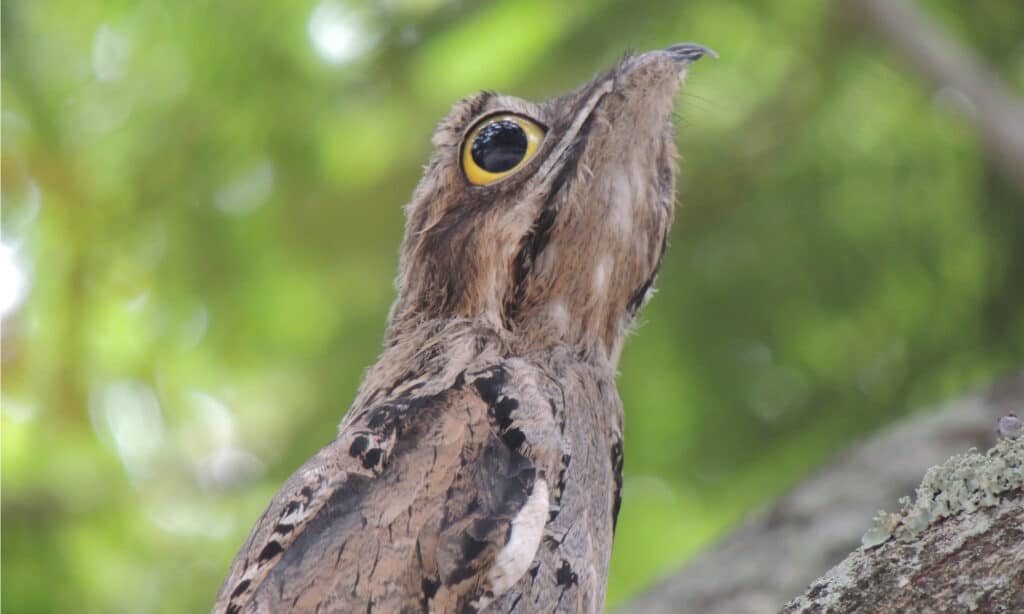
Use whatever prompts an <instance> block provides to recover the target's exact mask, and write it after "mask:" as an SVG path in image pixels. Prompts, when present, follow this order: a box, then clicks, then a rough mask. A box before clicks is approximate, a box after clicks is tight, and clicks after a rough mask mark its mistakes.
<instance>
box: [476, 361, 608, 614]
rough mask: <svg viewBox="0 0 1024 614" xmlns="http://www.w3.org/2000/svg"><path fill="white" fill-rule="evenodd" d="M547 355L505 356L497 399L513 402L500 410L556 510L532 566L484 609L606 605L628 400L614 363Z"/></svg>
mask: <svg viewBox="0 0 1024 614" xmlns="http://www.w3.org/2000/svg"><path fill="white" fill-rule="evenodd" d="M545 358H546V360H539V361H535V362H527V361H523V360H517V359H512V360H509V361H506V362H505V363H504V364H505V369H507V371H508V374H509V377H508V381H507V382H506V384H505V385H504V387H503V389H502V392H500V393H499V394H498V395H497V396H496V398H494V399H493V401H495V402H496V404H497V406H498V407H499V408H501V407H506V408H507V407H509V406H512V405H514V406H515V409H514V410H512V411H511V412H510V414H508V417H506V416H505V414H504V413H503V412H501V411H500V409H499V411H498V417H499V418H500V419H501V420H504V428H505V430H506V432H507V431H508V430H514V429H519V430H521V431H522V434H523V435H522V449H524V450H525V454H526V455H527V456H529V457H530V458H531V460H533V461H534V462H535V463H536V465H537V466H538V467H539V468H541V471H540V473H541V474H542V477H543V478H544V479H545V481H546V483H547V484H548V487H549V492H550V509H549V510H548V517H547V519H546V524H545V526H544V531H543V538H542V540H541V543H540V547H539V548H538V549H537V550H536V551H535V552H531V553H530V556H531V563H530V565H529V569H528V572H527V573H526V574H525V575H524V576H523V577H522V578H521V579H520V580H519V582H517V583H516V584H515V586H513V587H512V588H511V589H510V590H509V591H508V592H506V593H505V594H504V595H502V596H501V598H500V599H498V600H497V601H495V602H494V603H493V604H491V605H490V606H489V607H488V608H487V610H486V611H488V612H490V611H493V612H535V611H540V610H544V611H564V612H591V611H601V610H602V608H603V604H604V594H605V584H606V578H607V574H608V562H609V558H610V555H611V546H612V537H613V533H614V527H615V519H616V515H617V513H618V504H619V500H620V499H619V496H620V493H619V490H620V488H621V484H622V474H621V471H622V405H621V402H620V400H619V397H618V393H617V391H616V389H615V386H614V381H613V378H612V376H611V374H610V371H608V372H606V371H605V370H602V369H599V368H597V367H594V366H593V365H589V364H585V363H580V362H577V361H575V360H574V359H573V358H572V357H571V356H570V355H568V354H566V355H561V354H560V353H558V352H555V353H553V354H552V355H550V356H547V357H545ZM513 400H514V401H515V402H514V403H513V402H510V401H513ZM509 418H511V420H509ZM501 420H499V422H498V427H499V428H502V422H501ZM516 438H517V440H518V435H517V436H516Z"/></svg>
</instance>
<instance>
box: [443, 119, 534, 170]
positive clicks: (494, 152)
mask: <svg viewBox="0 0 1024 614" xmlns="http://www.w3.org/2000/svg"><path fill="white" fill-rule="evenodd" d="M544 132H545V128H544V127H543V126H541V125H540V124H538V123H536V122H534V121H532V120H529V119H527V118H525V117H523V116H521V115H513V114H511V113H503V114H500V115H491V116H490V117H487V118H484V119H483V120H481V121H480V122H479V123H478V124H477V125H476V126H474V127H473V129H472V130H470V131H469V134H468V135H466V140H465V141H463V143H462V171H463V172H464V173H465V174H466V179H467V180H469V182H470V183H472V184H473V185H488V184H491V183H494V182H495V181H497V180H499V179H501V178H503V177H507V176H509V175H511V174H512V173H514V172H516V171H517V170H519V169H520V168H522V167H523V165H525V164H526V163H527V161H529V160H530V158H532V157H533V155H534V154H535V153H537V149H538V148H540V143H541V141H543V140H544Z"/></svg>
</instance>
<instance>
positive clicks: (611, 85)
mask: <svg viewBox="0 0 1024 614" xmlns="http://www.w3.org/2000/svg"><path fill="white" fill-rule="evenodd" d="M709 53H711V52H710V51H709V50H708V49H706V48H704V47H702V46H700V45H694V44H682V45H674V46H672V47H669V48H668V49H664V50H658V51H651V52H648V53H644V54H639V55H631V56H628V57H626V58H625V59H623V60H622V61H621V62H619V63H618V64H617V65H616V66H615V67H613V68H612V69H611V70H609V71H608V72H607V73H605V74H602V75H600V76H598V77H597V78H595V79H594V80H593V81H591V82H589V83H587V84H586V85H584V86H582V87H580V88H579V89H577V90H575V91H573V92H571V93H569V94H567V95H565V96H561V97H558V98H554V99H551V100H548V101H545V102H541V103H534V102H529V101H526V100H522V99H519V98H513V97H509V96H501V95H497V94H492V93H481V94H477V95H475V96H471V97H469V98H467V99H465V100H463V101H461V102H459V103H458V104H456V105H455V107H454V108H453V109H452V111H451V113H450V114H449V115H448V117H447V118H446V119H445V120H444V121H443V122H442V123H441V124H440V126H439V127H438V129H437V131H436V133H435V134H434V139H433V143H434V147H435V151H434V155H433V158H432V160H431V162H430V164H429V165H428V166H427V168H426V171H425V173H424V175H423V179H422V180H421V181H420V183H419V186H418V187H417V188H416V191H415V193H414V194H413V198H412V202H411V203H410V204H409V205H408V208H407V218H408V219H407V226H406V234H405V240H404V242H403V245H402V253H401V266H400V271H399V278H398V288H399V296H398V300H397V302H396V303H395V305H394V307H393V308H392V313H391V321H390V324H389V340H394V339H395V338H396V337H398V336H400V335H402V333H403V332H405V331H408V330H410V328H413V327H417V326H420V325H422V324H423V323H425V322H428V321H435V320H438V319H442V320H444V319H449V318H466V319H471V320H475V321H479V322H482V323H483V324H484V325H486V326H488V327H493V328H494V329H495V330H497V331H499V332H500V333H501V334H503V335H507V336H508V338H510V339H511V340H512V343H513V344H516V345H517V347H518V348H519V349H521V350H523V351H529V350H530V349H531V348H536V347H545V346H549V345H550V344H552V343H563V344H569V345H570V346H572V347H573V348H574V349H576V350H577V351H578V352H579V353H580V355H581V356H595V355H597V354H598V353H601V354H603V356H604V357H606V358H607V359H608V360H609V361H611V362H612V363H613V364H614V363H615V362H617V360H618V354H619V350H620V349H621V344H622V339H623V336H624V335H625V333H626V332H627V331H628V329H629V327H630V324H631V323H632V321H633V319H634V318H635V316H636V313H637V311H638V310H639V308H640V307H641V306H642V305H643V303H644V301H645V299H646V297H647V296H648V294H649V293H650V290H651V286H652V284H653V282H654V276H655V274H656V273H657V270H658V266H659V264H660V261H661V256H662V253H663V251H664V249H665V241H666V237H667V234H668V231H669V227H670V225H671V223H672V217H673V208H674V204H675V178H676V164H677V151H676V146H675V129H674V126H673V123H672V111H673V106H674V103H675V97H676V93H677V91H678V89H679V86H680V83H681V82H682V79H683V77H684V76H685V74H686V71H687V69H688V67H689V66H690V64H691V63H693V62H694V61H696V60H697V59H699V58H700V57H701V56H703V55H706V54H709Z"/></svg>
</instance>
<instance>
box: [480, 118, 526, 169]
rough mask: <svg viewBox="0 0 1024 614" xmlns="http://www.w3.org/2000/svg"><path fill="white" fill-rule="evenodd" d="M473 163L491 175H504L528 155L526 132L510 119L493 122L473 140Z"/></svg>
mask: <svg viewBox="0 0 1024 614" xmlns="http://www.w3.org/2000/svg"><path fill="white" fill-rule="evenodd" d="M472 154H473V161H474V162H476V164H477V166H479V167H480V168H482V169H484V170H485V171H487V172H489V173H503V172H505V171H507V170H509V169H511V168H514V167H515V165H516V164H519V162H520V161H521V160H522V159H523V156H525V155H526V132H524V131H523V129H522V128H521V127H520V126H519V124H517V123H515V122H514V121H512V120H510V119H503V120H501V121H496V122H491V123H489V124H487V125H486V126H484V127H483V128H482V129H481V130H480V132H479V133H477V135H476V139H474V140H473V149H472Z"/></svg>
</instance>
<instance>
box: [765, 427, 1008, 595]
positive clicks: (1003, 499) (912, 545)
mask: <svg viewBox="0 0 1024 614" xmlns="http://www.w3.org/2000/svg"><path fill="white" fill-rule="evenodd" d="M864 543H865V545H864V546H862V547H861V548H860V549H858V550H857V551H855V552H853V553H852V554H850V556H848V557H846V559H845V560H844V561H843V562H842V563H840V564H839V565H837V566H836V567H834V568H832V569H831V570H830V571H829V572H828V573H827V574H826V575H825V576H824V577H822V578H820V579H819V580H817V581H815V582H814V583H813V584H812V585H811V587H810V588H809V589H808V590H807V592H806V593H804V594H803V595H801V596H800V597H798V598H797V599H795V600H793V601H792V602H790V603H789V604H788V605H787V606H786V607H785V608H784V609H783V612H786V613H796V612H834V613H836V614H843V613H852V612H985V613H999V612H1006V613H1010V612H1021V611H1024V439H1022V438H1018V439H1012V440H1011V439H1004V440H1002V441H1000V442H999V444H998V445H997V446H996V447H995V448H993V449H992V450H991V451H989V453H988V454H987V455H982V454H978V453H968V454H963V455H958V456H955V457H953V458H951V459H950V460H949V461H947V462H946V463H944V464H943V465H942V466H940V467H936V468H934V469H932V470H930V471H929V472H928V475H927V476H925V479H924V482H922V483H921V486H920V487H918V490H917V499H916V500H915V501H914V502H913V503H911V502H910V501H909V500H905V501H904V507H903V510H902V511H901V512H900V513H899V514H887V513H884V512H883V513H880V514H879V515H878V516H877V517H876V520H875V526H874V527H873V528H872V529H871V530H869V531H868V533H867V534H865V536H864Z"/></svg>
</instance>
